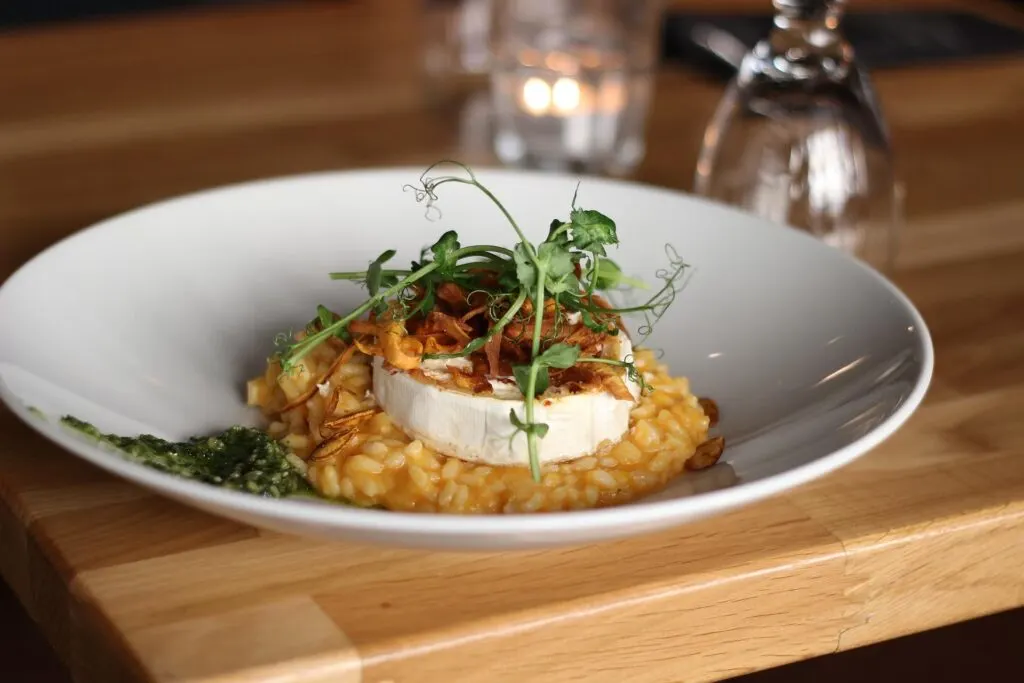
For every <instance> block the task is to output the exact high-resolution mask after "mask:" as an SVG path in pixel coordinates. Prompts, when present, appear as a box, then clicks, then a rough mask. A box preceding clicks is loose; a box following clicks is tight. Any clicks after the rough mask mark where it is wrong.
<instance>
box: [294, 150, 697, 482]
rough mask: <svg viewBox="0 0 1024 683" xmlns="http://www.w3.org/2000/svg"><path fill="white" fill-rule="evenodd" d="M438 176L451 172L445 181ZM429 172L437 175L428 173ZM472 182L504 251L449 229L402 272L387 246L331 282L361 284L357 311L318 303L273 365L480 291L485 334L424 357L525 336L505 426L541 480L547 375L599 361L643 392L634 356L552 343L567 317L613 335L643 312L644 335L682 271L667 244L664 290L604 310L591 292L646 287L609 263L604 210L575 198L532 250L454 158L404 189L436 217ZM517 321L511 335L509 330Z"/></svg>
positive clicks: (612, 231)
mask: <svg viewBox="0 0 1024 683" xmlns="http://www.w3.org/2000/svg"><path fill="white" fill-rule="evenodd" d="M439 169H450V170H452V173H449V174H443V172H442V171H439ZM435 172H439V173H442V174H439V175H431V174H433V173H435ZM453 183H454V184H461V185H469V186H471V187H474V188H476V189H477V190H478V191H480V192H481V193H483V194H484V195H485V196H486V197H487V198H488V199H490V200H491V202H492V203H494V205H495V206H496V207H497V208H498V209H499V211H500V212H501V213H502V214H503V215H504V217H505V218H506V220H507V221H508V223H509V225H510V226H511V227H512V229H513V231H514V232H515V234H516V237H517V238H518V241H517V242H516V243H515V245H514V246H513V247H512V248H511V249H509V248H507V247H502V246H497V245H489V244H482V245H472V246H462V244H461V243H460V242H459V236H458V235H457V234H456V233H455V232H454V231H451V230H450V231H448V232H446V233H444V234H443V235H441V237H440V238H439V239H438V240H437V241H436V242H434V244H432V245H430V246H429V247H427V248H426V249H424V250H423V251H422V252H421V254H420V258H419V261H414V262H413V263H412V264H411V265H410V267H409V268H408V269H400V268H398V269H396V268H386V267H385V266H386V265H388V264H389V263H390V261H391V260H392V259H393V258H394V257H395V255H396V252H395V250H393V249H389V250H387V251H385V252H384V253H382V254H381V255H380V256H378V257H377V258H376V259H374V260H373V261H371V262H370V264H369V266H368V268H367V269H366V270H365V271H355V272H335V273H331V275H330V276H331V278H332V279H335V280H350V281H357V282H362V283H363V284H364V285H365V287H366V290H367V293H368V294H369V298H367V299H366V300H365V301H364V302H363V303H362V304H360V305H359V306H357V307H356V308H354V309H353V310H352V311H351V312H349V313H347V314H346V315H343V316H339V315H336V314H335V313H333V312H331V311H330V310H328V309H327V308H325V307H323V306H319V307H318V308H317V319H316V320H315V321H314V322H313V323H311V327H310V328H308V329H307V334H306V335H305V336H304V337H303V338H302V339H299V340H297V341H296V340H294V339H286V338H285V337H284V336H283V335H279V336H278V339H277V346H278V358H279V359H280V361H281V364H282V367H283V369H284V370H285V371H289V370H291V369H292V368H294V367H295V366H296V364H297V363H299V361H301V360H302V358H303V357H305V356H306V354H308V353H309V352H310V351H312V350H313V349H314V348H315V347H316V346H317V345H319V344H320V343H322V342H323V341H325V340H326V339H329V338H330V337H332V336H338V337H341V338H343V339H347V338H348V325H349V324H350V323H351V322H353V321H354V320H357V319H358V318H360V317H361V316H363V315H365V314H367V313H370V312H373V313H374V314H376V315H378V316H379V315H385V314H387V315H390V316H392V317H394V318H397V320H399V321H402V322H404V321H405V320H408V319H410V318H411V317H413V316H415V315H419V314H426V313H429V312H430V311H431V310H432V308H433V306H434V302H435V297H436V296H437V292H438V288H439V287H440V286H441V285H443V284H444V283H448V282H451V283H455V284H458V285H459V286H460V287H462V288H463V289H464V290H465V291H469V292H473V293H474V294H480V295H481V296H482V297H485V298H486V300H487V304H486V310H487V315H488V317H489V319H490V321H491V324H490V326H489V329H488V331H487V332H486V334H484V335H482V336H479V337H477V338H475V339H472V340H471V341H470V342H469V343H468V344H466V345H465V346H464V347H463V348H462V349H460V350H458V351H457V352H453V353H434V354H424V355H423V358H424V359H429V358H438V359H442V358H458V357H465V356H468V355H470V354H472V353H475V352H477V351H480V350H482V349H484V347H485V346H486V345H487V343H488V341H490V340H491V339H492V338H493V337H494V336H495V335H501V334H503V333H505V330H506V329H517V328H519V329H522V333H521V334H522V335H524V336H523V342H524V344H525V341H526V339H527V337H526V335H528V340H529V343H530V360H529V362H528V363H522V364H516V365H514V366H513V368H512V371H513V375H514V377H515V380H516V383H517V385H518V387H519V390H520V391H521V392H522V394H523V399H524V411H523V413H524V414H523V419H520V417H519V416H518V415H517V414H516V412H515V410H512V411H510V414H509V420H510V422H511V424H512V425H513V426H514V427H515V430H516V431H515V433H514V434H513V436H514V435H515V434H518V433H520V432H521V433H523V434H524V435H525V437H526V440H527V448H528V452H529V460H530V470H531V473H532V476H533V478H534V479H535V480H538V481H539V480H540V474H541V472H540V462H539V458H538V441H539V439H542V438H544V436H545V435H546V434H547V432H548V428H549V427H548V425H547V424H544V423H542V422H538V421H537V420H536V413H535V406H536V403H537V398H538V397H539V396H540V395H542V394H543V393H544V392H545V391H546V390H547V389H548V387H549V386H550V382H551V375H550V372H549V370H551V369H556V370H559V369H561V370H564V369H567V368H571V367H573V366H574V365H576V364H577V363H583V362H585V363H603V364H606V365H614V366H618V367H622V368H624V369H625V372H626V375H627V377H628V378H629V379H630V380H631V381H633V382H636V383H637V384H638V385H640V386H641V387H642V388H643V389H644V390H649V389H650V387H648V386H647V385H646V383H645V382H644V380H643V375H642V373H640V372H639V371H638V370H637V368H636V365H635V364H634V362H633V359H632V358H631V357H629V358H626V359H624V360H615V359H610V358H597V357H589V356H583V355H582V353H581V349H580V347H578V346H575V345H572V344H567V343H563V342H560V341H554V340H553V337H554V336H556V335H557V333H558V330H559V329H560V328H561V326H562V325H563V324H564V322H565V315H566V314H567V313H569V314H578V315H579V320H580V321H581V322H582V323H583V324H584V325H585V326H586V327H588V328H589V329H591V330H593V331H596V332H601V333H605V334H613V335H614V334H617V333H618V330H619V327H618V317H619V316H620V315H624V314H640V315H642V316H643V318H644V324H643V326H642V327H640V328H639V330H638V331H639V333H640V336H641V337H642V338H646V337H647V336H648V335H649V334H650V332H651V330H652V328H653V326H654V325H655V324H656V323H657V321H658V320H659V319H660V318H661V317H662V316H663V315H664V314H665V311H666V310H667V309H668V307H669V306H670V305H671V304H672V302H673V300H674V299H675V296H676V294H678V292H679V290H680V288H681V285H682V275H683V273H684V271H685V270H686V268H687V265H686V264H685V263H684V262H683V261H682V259H680V258H679V256H678V254H677V253H676V252H675V250H674V249H672V248H671V247H666V253H667V254H668V256H669V265H668V267H666V268H665V269H662V270H660V271H658V273H657V277H658V278H659V279H660V280H661V281H662V286H661V287H660V288H659V289H657V290H656V291H655V292H654V293H653V294H652V295H651V296H650V297H649V298H648V299H647V300H646V301H644V302H642V303H640V304H637V305H634V306H628V307H621V308H610V307H609V306H608V305H607V304H604V303H603V302H599V301H598V300H596V299H595V296H594V295H595V292H596V291H597V290H617V289H624V288H625V289H647V285H646V284H645V283H643V282H642V281H640V280H637V279H635V278H632V277H629V276H627V275H626V274H624V273H623V272H622V270H621V268H620V267H619V266H618V265H617V264H616V263H615V262H614V261H613V260H612V259H611V258H609V257H608V248H610V247H614V246H616V245H618V243H619V238H618V234H617V230H616V225H615V221H613V220H612V219H611V218H609V217H608V216H606V215H604V214H603V213H601V212H599V211H596V210H593V209H584V208H580V207H578V206H577V204H576V201H577V196H578V191H579V186H578V185H577V188H576V190H577V192H576V193H575V194H574V195H573V198H572V202H571V204H570V211H569V216H568V220H564V221H563V220H560V219H556V220H554V221H552V222H551V224H550V226H549V228H548V235H547V237H546V238H545V239H544V241H542V242H540V243H537V244H535V243H533V242H531V241H530V240H529V239H527V237H526V235H525V233H524V232H523V230H522V229H521V228H520V226H519V225H518V224H517V223H516V221H515V219H514V218H513V217H512V215H511V213H509V211H508V210H507V209H506V208H505V206H504V205H503V204H502V203H501V202H500V201H499V200H498V198H497V197H496V196H495V195H494V194H493V193H492V192H491V191H490V190H489V189H488V188H487V187H485V186H484V185H483V184H481V183H480V182H479V180H478V179H477V177H476V175H475V174H474V173H473V171H472V170H471V169H470V168H469V167H468V166H466V165H464V164H461V163H458V162H454V161H441V162H438V163H436V164H433V165H431V166H430V167H428V168H427V169H426V170H425V171H424V172H423V174H422V175H421V176H420V179H419V183H418V184H417V185H407V186H406V187H405V188H404V189H406V190H409V191H412V192H413V193H414V195H415V198H416V200H417V201H418V202H421V203H425V205H426V212H427V217H428V218H430V217H432V216H433V215H434V214H437V213H439V212H438V210H437V207H436V202H437V199H438V195H437V191H438V189H439V188H440V187H442V186H444V185H447V184H453ZM549 301H550V302H553V304H554V306H553V310H554V318H553V322H554V325H553V329H552V327H551V326H549V329H548V330H547V333H546V334H545V325H544V322H545V314H544V312H545V310H546V306H547V304H548V302H549ZM513 324H515V325H516V326H517V328H509V325H513Z"/></svg>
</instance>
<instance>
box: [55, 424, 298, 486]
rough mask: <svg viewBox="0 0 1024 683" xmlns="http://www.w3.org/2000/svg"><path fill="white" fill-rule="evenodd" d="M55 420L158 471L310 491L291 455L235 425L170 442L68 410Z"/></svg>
mask: <svg viewBox="0 0 1024 683" xmlns="http://www.w3.org/2000/svg"><path fill="white" fill-rule="evenodd" d="M61 423H63V424H64V425H66V426H68V427H70V428H72V429H74V430H76V431H79V432H81V433H83V434H86V435H88V436H90V437H92V438H94V439H96V440H98V441H100V442H101V443H105V444H107V445H109V446H113V447H114V448H116V449H117V450H119V451H121V452H122V453H124V454H125V455H126V456H127V457H128V458H129V459H130V460H133V461H135V462H138V463H141V464H143V465H146V466H148V467H152V468H153V469H157V470H160V471H162V472H168V473H170V474H176V475H178V476H181V477H186V478H188V479H195V480H196V481H201V482H205V483H207V484H213V485H215V486H223V487H224V488H228V489H234V490H236V491H245V492H247V493H255V494H257V495H261V496H267V497H270V498H283V497H285V496H296V495H304V496H315V495H316V494H315V492H314V491H313V488H312V487H311V486H310V485H309V483H308V482H307V481H306V478H305V477H304V476H303V473H302V472H301V470H300V469H299V464H298V463H297V462H296V460H297V459H296V458H295V456H293V455H291V454H290V453H289V452H288V450H287V449H286V448H285V447H284V446H282V445H281V444H279V443H278V442H276V441H274V440H273V439H271V438H270V437H269V436H267V435H266V434H264V433H263V432H261V431H260V430H258V429H252V428H250V427H239V426H235V427H230V428H228V429H226V430H224V431H223V432H221V433H220V434H216V435H213V436H196V437H192V438H191V439H189V440H188V441H183V442H180V443H173V442H171V441H165V440H164V439H160V438H157V437H155V436H151V435H149V434H143V435H141V436H137V437H125V436H117V435H115V434H104V433H103V432H101V431H100V430H99V429H97V428H96V427H94V426H93V425H91V424H89V423H88V422H84V421H82V420H79V419H78V418H75V417H71V416H70V415H68V416H65V417H63V418H61ZM299 462H301V461H299Z"/></svg>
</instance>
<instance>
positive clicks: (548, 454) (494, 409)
mask: <svg viewBox="0 0 1024 683" xmlns="http://www.w3.org/2000/svg"><path fill="white" fill-rule="evenodd" d="M631 354H632V347H631V346H630V343H629V340H628V339H627V338H626V336H625V335H621V341H620V343H619V354H618V355H619V356H620V358H626V357H627V356H629V355H631ZM430 371H431V372H433V373H438V372H442V371H443V370H442V368H441V367H438V366H436V365H435V366H433V367H431V368H430ZM498 379H499V381H500V380H502V379H504V378H498ZM497 383H498V382H497V381H495V380H492V381H491V384H492V386H495V385H497ZM502 383H503V384H506V385H507V382H502ZM626 385H627V387H628V389H629V391H630V393H631V394H632V395H633V396H634V400H632V401H628V400H622V399H617V398H615V397H614V396H612V395H611V394H609V393H607V392H605V391H593V392H584V393H579V394H572V395H569V396H562V397H557V398H549V399H541V400H538V401H537V403H536V405H535V407H534V420H536V421H537V422H543V423H545V424H547V425H548V433H547V435H546V436H545V437H544V438H542V439H539V440H538V456H539V459H540V462H541V464H544V463H551V462H563V461H566V460H573V459H575V458H580V457H583V456H585V455H589V454H590V453H593V452H594V451H595V450H596V449H597V448H598V446H600V445H601V443H602V442H604V441H606V440H607V441H618V440H619V439H620V438H622V435H623V434H625V433H626V431H627V430H628V429H629V413H630V411H631V410H632V409H633V406H634V404H635V399H636V397H638V396H639V393H640V388H639V387H638V386H637V385H636V384H635V383H633V382H631V381H628V380H627V382H626ZM513 386H514V385H513ZM373 394H374V397H375V398H376V400H377V403H378V405H380V407H381V408H382V409H383V410H384V411H385V412H386V413H387V414H388V415H389V416H390V417H391V419H392V420H393V421H394V422H395V423H396V424H397V425H398V426H399V427H401V428H402V429H403V430H405V432H406V433H407V434H409V435H410V436H412V437H413V438H416V439H419V440H420V441H422V442H423V443H424V444H426V445H428V446H430V447H431V448H433V449H434V450H436V451H438V452H440V453H444V454H445V455H449V456H453V457H456V458H459V459H460V460H466V461H469V462H478V463H482V464H488V465H496V466H509V465H513V466H524V467H525V466H528V465H529V461H530V458H529V451H528V449H527V443H526V435H525V434H523V433H522V432H519V433H517V432H516V430H515V427H514V426H513V425H512V422H511V420H510V419H509V413H510V411H513V410H514V411H515V413H516V415H517V416H518V417H519V419H520V420H524V421H525V419H526V416H525V405H524V403H523V400H522V395H521V394H519V392H518V390H516V392H515V394H516V395H515V397H511V398H510V397H507V396H509V392H508V391H507V388H506V390H503V391H500V392H498V394H497V395H495V396H490V395H473V394H470V393H467V392H463V391H458V390H454V389H448V388H445V387H443V386H439V385H438V384H434V383H430V382H424V381H420V380H418V379H416V378H414V377H412V376H410V375H409V374H407V373H405V372H403V371H401V370H397V369H395V368H392V367H385V365H384V361H383V359H381V358H375V359H374V364H373Z"/></svg>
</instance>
